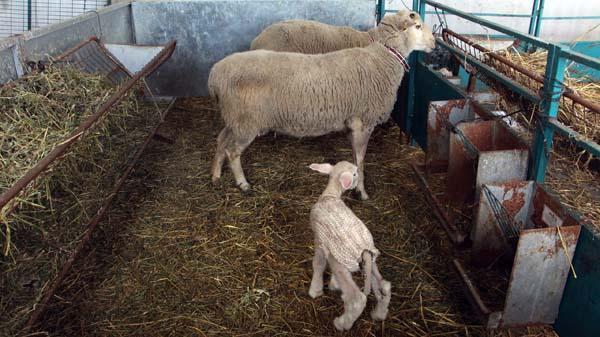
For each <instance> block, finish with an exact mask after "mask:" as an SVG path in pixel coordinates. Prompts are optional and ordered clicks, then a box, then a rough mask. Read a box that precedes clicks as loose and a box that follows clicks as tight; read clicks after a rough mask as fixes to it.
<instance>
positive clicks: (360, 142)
mask: <svg viewBox="0 0 600 337" xmlns="http://www.w3.org/2000/svg"><path fill="white" fill-rule="evenodd" d="M357 124H359V125H357ZM350 130H351V133H352V135H351V137H352V153H353V154H354V161H355V162H356V166H357V167H358V184H357V185H356V190H357V191H358V192H359V193H360V198H361V199H362V200H367V199H369V195H368V194H367V191H366V190H365V168H364V160H365V155H366V153H367V144H368V143H369V137H370V136H371V132H372V130H369V129H366V128H365V127H364V126H363V125H362V123H353V125H351V126H350Z"/></svg>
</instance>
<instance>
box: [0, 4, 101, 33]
mask: <svg viewBox="0 0 600 337" xmlns="http://www.w3.org/2000/svg"><path fill="white" fill-rule="evenodd" d="M110 3H111V0H0V38H4V37H8V36H11V35H15V34H21V33H23V32H26V31H30V30H32V29H35V28H40V27H43V26H46V25H49V24H53V23H56V22H59V21H62V20H64V19H68V18H71V17H74V16H77V15H79V14H82V13H85V12H88V11H94V10H96V9H98V8H101V7H104V6H107V5H110Z"/></svg>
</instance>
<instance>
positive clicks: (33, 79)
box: [0, 65, 158, 335]
mask: <svg viewBox="0 0 600 337" xmlns="http://www.w3.org/2000/svg"><path fill="white" fill-rule="evenodd" d="M115 90H116V88H114V87H113V86H112V85H111V84H110V83H108V82H107V81H106V80H105V79H104V78H103V77H102V76H100V75H91V74H85V73H82V72H80V71H78V70H76V69H75V68H72V67H71V66H68V65H61V66H59V65H56V66H50V67H47V68H46V70H45V71H44V72H42V73H35V74H31V75H29V76H26V77H24V78H23V79H21V80H18V81H16V82H13V83H11V84H9V85H6V86H4V87H2V88H0V193H3V192H4V191H6V190H7V189H8V188H9V187H10V186H12V185H13V184H14V183H15V182H16V181H17V180H18V179H19V178H20V177H21V176H23V175H24V174H25V173H26V172H27V171H28V170H29V169H30V168H32V167H33V166H34V165H35V164H36V163H37V162H38V161H39V160H40V159H41V158H43V157H44V156H45V155H46V154H47V153H48V152H50V151H51V150H52V149H53V148H54V147H55V146H56V145H57V144H59V143H61V142H63V141H64V140H65V139H66V137H67V136H68V135H69V134H70V133H71V132H72V131H73V130H74V129H75V128H76V127H77V126H78V125H79V124H80V123H81V122H82V121H83V120H85V119H86V118H87V117H88V116H89V115H91V114H92V113H94V112H95V111H96V109H97V108H98V107H99V106H100V105H101V104H102V103H103V102H104V101H106V99H107V98H108V97H109V96H110V95H111V94H112V93H114V92H115ZM156 116H158V115H157V113H156V109H155V107H154V106H152V105H149V104H147V103H141V102H140V101H138V99H137V98H136V96H135V94H134V93H133V92H132V91H130V93H129V94H127V95H126V96H125V97H124V98H123V100H122V101H121V102H120V103H118V104H117V105H116V106H114V107H113V108H112V109H111V111H110V112H109V114H108V115H107V117H105V118H103V119H102V120H100V121H99V122H98V123H97V124H96V126H94V127H93V128H92V129H91V130H90V131H89V132H88V133H87V134H86V135H84V136H83V138H82V139H81V140H80V141H78V142H76V143H75V144H74V145H72V147H71V150H69V151H68V152H67V154H65V155H64V156H63V157H62V159H61V160H60V161H57V162H55V164H53V165H51V166H50V168H49V170H48V171H47V172H46V173H45V174H44V175H42V176H41V177H40V178H39V179H37V180H36V181H35V182H34V183H32V184H30V186H29V187H28V188H27V189H26V190H25V191H24V192H23V193H21V194H20V195H19V196H18V197H17V198H16V199H15V200H14V202H12V203H9V205H8V206H7V207H5V208H4V209H3V210H2V214H1V217H0V220H1V221H0V222H1V224H2V228H1V239H2V244H3V249H2V252H3V254H2V257H0V298H1V300H0V313H2V317H3V319H2V320H1V321H0V331H2V332H3V333H6V334H9V335H10V334H14V333H16V331H18V329H20V328H21V327H22V325H23V323H24V321H25V320H26V319H27V318H28V316H29V314H30V312H31V310H32V308H34V307H35V303H36V302H37V301H39V299H40V298H41V296H42V294H43V291H44V290H45V289H46V288H47V287H48V286H49V283H50V281H51V280H52V278H53V277H54V276H55V275H56V274H57V271H58V270H59V268H60V267H61V266H62V264H63V263H64V262H65V260H66V259H67V257H68V256H69V255H70V253H71V251H72V249H73V247H75V246H76V245H77V243H78V241H79V237H80V235H81V234H82V233H83V231H84V230H85V225H86V224H87V222H88V221H89V220H90V219H91V218H92V217H93V216H94V215H95V213H96V211H97V210H98V209H99V207H100V204H101V203H102V201H103V198H105V197H106V196H107V195H108V193H109V191H110V189H111V188H112V186H113V184H114V183H115V181H116V179H117V178H118V174H119V173H120V172H121V171H122V170H123V168H124V167H125V165H126V163H127V162H128V159H129V156H130V155H132V154H133V151H135V149H136V148H137V146H139V144H140V142H141V141H142V140H143V139H144V137H146V136H147V135H148V131H149V129H150V127H151V126H152V125H156V122H157V121H158V119H157V118H156ZM13 208H14V211H13V212H10V210H12V209H13ZM0 335H1V334H0Z"/></svg>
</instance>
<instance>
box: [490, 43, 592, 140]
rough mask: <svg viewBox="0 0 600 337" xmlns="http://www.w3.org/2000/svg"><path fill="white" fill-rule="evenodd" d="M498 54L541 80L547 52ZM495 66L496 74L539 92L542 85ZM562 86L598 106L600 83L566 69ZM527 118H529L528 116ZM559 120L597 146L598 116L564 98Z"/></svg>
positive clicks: (501, 52)
mask: <svg viewBox="0 0 600 337" xmlns="http://www.w3.org/2000/svg"><path fill="white" fill-rule="evenodd" d="M498 53H499V54H500V55H502V56H504V57H506V58H508V59H509V60H511V61H512V62H514V63H516V64H519V65H521V66H523V67H525V68H527V69H529V70H531V71H533V72H535V73H537V74H539V75H540V76H541V77H544V72H545V67H546V57H547V54H548V53H547V51H537V52H534V53H515V52H510V51H509V50H501V51H499V52H498ZM490 62H492V60H490ZM494 63H495V65H496V68H497V69H498V70H500V71H501V72H503V73H505V74H507V75H509V76H510V77H511V78H513V79H515V80H516V81H517V82H519V83H521V84H523V85H525V86H527V87H529V88H531V89H532V90H533V91H534V92H538V90H539V89H540V88H541V86H542V85H541V84H540V83H538V82H534V81H532V80H530V79H529V78H528V77H526V76H524V75H521V74H520V73H518V72H516V71H513V70H511V69H508V68H505V67H504V66H502V65H501V64H500V63H498V62H494ZM563 83H564V85H566V86H567V87H568V88H570V89H571V90H572V91H573V92H574V93H575V94H577V95H579V96H581V97H582V98H584V99H587V100H589V101H591V102H595V103H597V102H600V82H598V80H597V79H594V78H591V77H589V76H587V75H586V74H582V73H581V71H576V70H574V69H573V67H571V66H569V67H567V69H566V70H565V74H564V81H563ZM529 117H530V118H531V116H529ZM558 120H559V121H560V122H562V123H564V124H565V125H567V126H569V127H571V128H572V129H574V130H575V131H577V132H579V133H581V134H582V135H584V136H585V137H587V138H588V139H591V140H593V141H595V142H596V143H600V112H595V111H590V110H589V109H587V108H584V107H583V106H581V105H579V104H574V103H573V101H572V100H571V99H569V98H565V97H563V98H562V99H561V102H560V111H559V114H558Z"/></svg>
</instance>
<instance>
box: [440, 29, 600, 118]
mask: <svg viewBox="0 0 600 337" xmlns="http://www.w3.org/2000/svg"><path fill="white" fill-rule="evenodd" d="M442 34H444V36H445V37H446V36H448V35H451V36H452V37H455V38H457V39H458V40H460V41H462V42H464V43H466V44H468V45H470V46H472V47H474V48H475V49H477V50H479V51H480V52H483V53H485V54H486V55H487V56H488V57H490V58H493V59H495V60H498V61H500V62H502V63H504V64H506V65H507V66H510V67H512V68H514V69H515V70H517V71H519V72H520V73H522V74H524V75H526V76H528V77H529V78H531V79H532V80H534V81H536V82H538V83H541V84H544V77H543V76H541V75H540V74H537V73H535V72H533V71H531V70H529V69H527V68H525V67H523V66H521V65H519V64H516V63H514V62H512V61H511V60H509V59H507V58H505V57H503V56H500V55H498V54H496V53H494V52H492V51H491V50H489V49H487V48H485V47H483V46H482V45H479V44H477V43H475V42H473V41H471V40H469V39H468V38H466V37H464V36H462V35H460V34H458V33H456V32H454V31H452V30H450V29H444V31H443V32H442ZM445 40H446V41H447V42H448V40H447V38H446V39H445ZM563 96H565V97H567V98H569V99H571V100H572V101H573V102H575V103H577V104H579V105H581V106H583V107H586V108H588V109H589V110H590V111H592V112H595V113H598V114H600V104H598V103H595V102H592V101H589V100H587V99H585V98H583V97H581V96H579V95H577V94H576V93H575V92H574V91H573V89H571V88H569V87H565V92H564V93H563Z"/></svg>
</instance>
